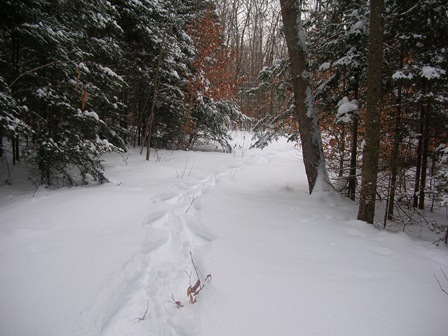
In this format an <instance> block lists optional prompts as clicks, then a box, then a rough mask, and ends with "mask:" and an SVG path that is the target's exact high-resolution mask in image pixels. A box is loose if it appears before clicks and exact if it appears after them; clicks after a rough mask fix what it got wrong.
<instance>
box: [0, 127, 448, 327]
mask: <svg viewBox="0 0 448 336" xmlns="http://www.w3.org/2000/svg"><path fill="white" fill-rule="evenodd" d="M248 145H249V141H248V138H247V137H243V136H242V135H240V136H239V137H238V138H237V140H236V142H235V152H234V153H232V154H223V153H213V152H209V153H203V152H169V151H160V152H158V153H154V152H153V157H152V158H151V160H152V161H151V162H149V163H148V162H146V161H144V160H143V158H142V157H141V156H139V155H138V154H137V153H136V152H131V153H129V154H127V155H126V156H124V157H123V159H122V158H121V157H120V156H118V155H113V156H110V157H109V158H108V160H107V172H106V173H107V175H108V176H109V177H110V178H111V183H109V184H107V185H103V186H92V187H87V188H85V187H84V188H72V189H61V190H56V191H48V190H45V189H39V190H38V191H37V192H36V193H34V190H29V191H27V190H26V189H23V190H18V189H17V188H12V187H3V188H0V199H1V202H0V283H1V284H2V286H0V335H17V336H22V335H23V336H25V335H30V334H32V335H36V336H40V335H42V336H44V335H45V336H52V335H55V336H56V335H57V336H65V335H67V336H69V335H70V336H71V335H80V336H81V335H82V336H89V335H92V336H93V335H111V336H122V335H136V336H139V335H161V336H164V335H167V336H169V335H191V336H193V335H195V336H196V335H198V336H201V335H204V336H205V335H214V336H215V335H223V336H224V335H226V336H227V335H248V336H250V335H257V336H258V335H330V334H331V335H341V336H342V335H344V336H346V335H356V336H359V335H367V336H368V335H391V336H392V335H393V336H396V335H406V336H408V335H443V334H444V333H445V332H446V328H447V324H446V318H445V315H446V311H447V308H448V296H446V295H444V294H443V293H442V292H441V290H440V288H439V287H438V284H437V282H436V280H435V278H434V273H435V274H438V275H439V278H440V279H443V275H442V274H441V273H440V269H441V268H442V269H444V270H445V271H446V270H448V255H447V250H446V248H445V247H435V246H434V245H432V244H431V243H430V242H426V241H419V240H413V239H411V238H409V237H408V236H407V235H405V234H401V233H400V234H393V233H390V232H386V231H379V230H377V229H375V228H374V227H372V226H371V225H367V224H365V223H362V222H359V221H356V220H354V218H355V217H356V204H353V203H351V202H350V201H348V200H346V199H342V198H340V197H339V196H338V195H332V194H317V195H313V196H311V197H310V196H309V195H308V194H307V188H308V187H307V185H306V177H305V176H304V172H303V168H302V164H301V157H300V152H299V151H298V150H297V149H296V148H295V147H294V146H293V144H287V143H286V142H285V141H283V140H281V141H279V142H277V143H274V144H272V145H271V146H269V147H268V148H266V149H265V150H263V151H260V150H248V149H247V148H248ZM190 252H192V254H193V256H194V260H195V263H196V265H197V266H198V269H199V270H200V272H201V274H202V275H203V276H205V275H206V274H209V273H210V274H211V275H212V282H211V283H210V284H209V283H206V284H205V287H204V289H203V290H202V291H201V292H200V294H199V295H198V297H197V300H198V302H197V303H196V304H194V305H192V304H190V303H189V302H188V298H187V297H186V290H187V287H188V285H189V279H188V276H187V273H189V272H192V278H193V281H195V275H194V274H195V272H194V269H193V265H192V263H191V259H190ZM446 286H447V287H448V284H446ZM172 295H173V297H174V298H175V299H176V300H179V301H182V303H183V305H184V307H183V308H177V306H176V305H175V304H174V303H172V302H169V301H170V300H171V296H172Z"/></svg>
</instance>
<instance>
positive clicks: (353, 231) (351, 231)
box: [344, 228, 366, 238]
mask: <svg viewBox="0 0 448 336" xmlns="http://www.w3.org/2000/svg"><path fill="white" fill-rule="evenodd" d="M344 231H345V232H346V233H348V234H349V235H350V236H353V237H363V238H364V237H365V236H366V235H365V234H364V233H362V232H361V231H359V230H356V229H353V228H346V229H344Z"/></svg>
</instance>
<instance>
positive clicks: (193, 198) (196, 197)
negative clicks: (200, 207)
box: [185, 196, 199, 213]
mask: <svg viewBox="0 0 448 336" xmlns="http://www.w3.org/2000/svg"><path fill="white" fill-rule="evenodd" d="M198 198H199V196H193V197H190V196H188V199H189V200H190V205H189V206H188V208H187V210H185V213H188V210H190V208H191V207H192V206H193V203H194V201H196V200H197V199H198Z"/></svg>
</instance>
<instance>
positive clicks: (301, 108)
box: [280, 0, 330, 194]
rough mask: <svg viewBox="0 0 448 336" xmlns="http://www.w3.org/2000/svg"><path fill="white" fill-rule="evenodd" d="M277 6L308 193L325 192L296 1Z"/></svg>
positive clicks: (326, 180) (284, 0)
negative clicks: (282, 31)
mask: <svg viewBox="0 0 448 336" xmlns="http://www.w3.org/2000/svg"><path fill="white" fill-rule="evenodd" d="M280 5H281V11H282V18H283V27H284V33H285V38H286V44H287V47H288V54H289V61H290V70H291V75H292V82H293V90H294V100H295V108H296V115H297V119H298V122H299V132H300V140H301V142H302V149H303V161H304V164H305V172H306V175H307V178H308V187H309V192H310V194H311V193H312V192H313V191H314V190H316V189H318V188H319V189H329V186H330V181H329V178H328V174H327V171H326V168H325V160H324V154H323V149H322V139H321V134H320V128H319V122H318V118H317V113H316V109H315V104H314V95H313V92H312V89H311V74H310V72H309V71H308V62H307V54H306V43H305V32H304V30H303V26H302V21H301V8H300V2H299V1H297V0H280Z"/></svg>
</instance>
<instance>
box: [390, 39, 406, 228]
mask: <svg viewBox="0 0 448 336" xmlns="http://www.w3.org/2000/svg"><path fill="white" fill-rule="evenodd" d="M403 58H404V53H403V47H402V48H401V52H400V68H402V67H403ZM397 91H398V93H397V112H396V113H397V114H396V116H395V127H394V128H395V130H394V131H395V134H394V146H393V149H392V158H391V161H392V162H391V166H392V167H391V173H390V175H391V176H390V178H391V181H390V188H389V200H388V206H387V219H389V220H392V219H393V218H394V209H395V191H396V188H397V178H398V166H399V164H400V158H399V156H400V145H401V138H402V136H401V131H402V130H401V122H402V120H401V100H402V99H401V96H402V84H401V82H399V83H398V88H397Z"/></svg>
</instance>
